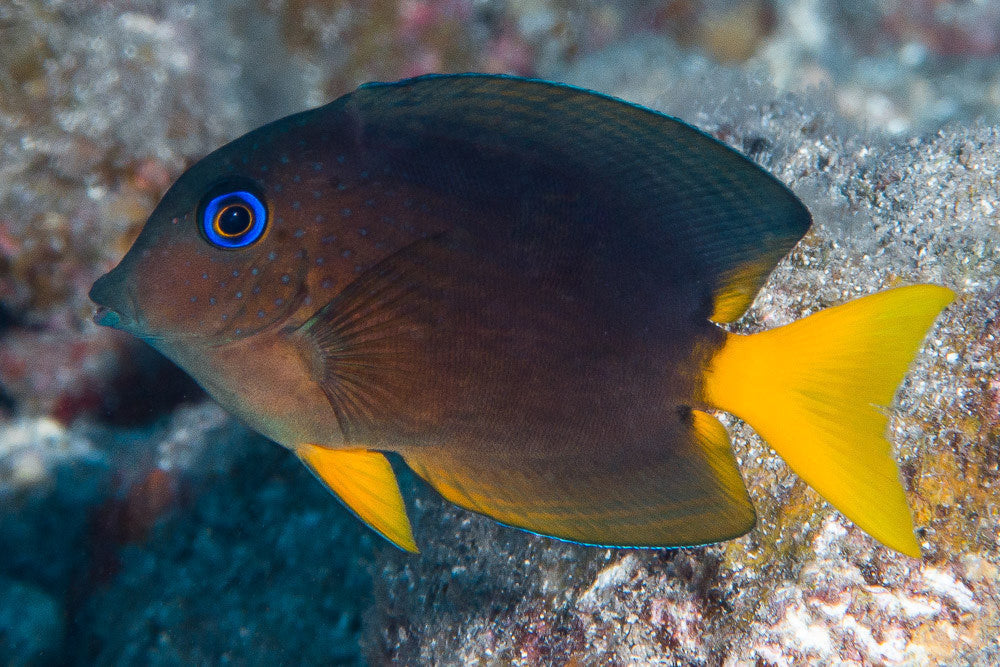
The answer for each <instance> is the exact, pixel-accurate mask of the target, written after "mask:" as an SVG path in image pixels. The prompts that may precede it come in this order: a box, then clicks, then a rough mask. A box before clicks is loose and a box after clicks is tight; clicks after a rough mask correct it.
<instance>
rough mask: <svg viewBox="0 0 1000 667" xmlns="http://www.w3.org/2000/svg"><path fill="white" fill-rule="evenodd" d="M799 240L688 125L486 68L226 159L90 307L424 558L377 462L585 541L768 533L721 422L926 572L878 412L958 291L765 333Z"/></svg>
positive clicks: (798, 220) (156, 216) (739, 160)
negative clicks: (403, 467)
mask: <svg viewBox="0 0 1000 667" xmlns="http://www.w3.org/2000/svg"><path fill="white" fill-rule="evenodd" d="M810 224H811V218H810V215H809V212H808V211H807V209H806V208H805V206H804V205H803V204H802V203H801V202H800V201H799V200H798V199H797V198H796V197H795V195H793V194H792V192H791V191H790V190H789V189H788V188H787V187H785V186H784V185H783V184H782V183H780V182H779V181H778V180H777V179H776V178H774V177H773V176H771V175H770V174H768V173H767V172H765V171H764V170H763V169H761V168H760V167H758V166H757V165H756V164H754V163H753V162H751V161H750V160H749V159H747V158H746V157H744V156H743V155H741V154H739V153H738V152H736V151H734V150H732V149H730V148H728V147H727V146H725V145H723V144H722V143H720V142H718V141H716V140H715V139H713V138H711V137H709V136H708V135H706V134H704V133H703V132H701V131H699V130H697V129H695V128H693V127H692V126H690V125H687V124H685V123H684V122H682V121H680V120H677V119H675V118H672V117H669V116H666V115H663V114H661V113H657V112H655V111H652V110H649V109H646V108H643V107H640V106H637V105H634V104H630V103H627V102H624V101H622V100H618V99H615V98H612V97H608V96H605V95H601V94H597V93H594V92H590V91H586V90H582V89H579V88H574V87H570V86H566V85H561V84H554V83H549V82H544V81H538V80H531V79H522V78H516V77H509V76H498V75H480V74H466V75H431V76H425V77H418V78H415V79H409V80H404V81H400V82H396V83H373V84H368V85H364V86H362V87H360V88H359V89H357V90H356V91H355V92H353V93H351V94H348V95H345V96H344V97H341V98H340V99H338V100H336V101H334V102H332V103H330V104H328V105H326V106H323V107H320V108H317V109H313V110H310V111H305V112H302V113H299V114H296V115H292V116H289V117H287V118H284V119H281V120H278V121H276V122H273V123H271V124H269V125H265V126H263V127H261V128H259V129H257V130H254V131H252V132H250V133H249V134H247V135H245V136H243V137H241V138H239V139H236V140H235V141H233V142H232V143H230V144H228V145H226V146H223V147H222V148H220V149H218V150H216V151H215V152H213V153H211V154H210V155H208V156H207V157H205V158H204V159H202V160H201V161H199V162H198V163H196V164H195V165H194V166H192V167H191V168H190V169H188V170H187V171H186V172H185V173H184V174H183V175H182V176H181V177H180V178H179V179H178V180H177V182H176V183H175V184H174V185H173V186H172V187H171V188H170V189H169V191H168V192H167V193H166V195H165V196H164V197H163V200H162V201H161V202H160V203H159V205H158V206H157V207H156V209H155V210H154V211H153V213H152V215H151V216H150V218H149V221H148V222H147V223H146V225H145V227H144V228H143V230H142V232H141V233H140V234H139V236H138V238H137V239H136V241H135V244H134V246H133V247H132V248H131V249H130V250H129V252H128V253H127V254H126V255H125V257H124V258H123V259H122V261H121V263H120V264H119V265H118V266H117V267H116V268H114V269H113V270H112V271H111V272H109V273H108V274H107V275H105V276H103V277H101V278H100V279H99V280H98V281H97V282H96V283H95V284H94V286H93V288H92V289H91V291H90V297H91V299H93V301H94V302H96V303H97V304H98V305H99V309H98V312H97V314H96V316H95V318H96V321H97V322H98V323H100V324H104V325H108V326H112V327H116V328H119V329H122V330H125V331H128V332H130V333H132V334H134V335H136V336H138V337H140V338H141V339H143V340H145V341H147V342H148V343H150V344H151V345H153V346H154V347H156V348H157V349H159V350H160V351H162V352H163V353H164V354H165V355H166V356H168V357H169V358H171V359H172V360H174V361H175V362H176V363H177V364H178V365H180V366H181V367H182V368H183V369H185V370H186V371H187V372H188V373H190V374H191V375H192V376H193V377H194V378H195V379H196V380H197V381H198V382H199V383H200V384H201V385H202V386H204V388H205V389H206V390H207V391H208V393H209V394H211V395H212V396H213V397H214V398H215V399H216V400H217V401H218V402H219V403H220V404H222V405H223V406H224V407H226V408H227V409H228V410H230V411H232V412H233V413H235V414H236V415H238V416H239V417H240V418H241V419H242V420H243V421H245V422H246V423H247V424H248V425H250V426H251V427H252V428H254V429H256V430H257V431H259V432H260V433H262V434H264V435H265V436H267V437H269V438H271V439H273V440H275V441H276V442H278V443H280V444H281V445H284V446H285V447H287V448H288V449H290V450H292V451H293V452H294V453H295V454H296V455H297V456H298V457H299V458H300V459H301V460H302V461H303V462H304V463H305V465H306V466H308V467H309V469H310V470H312V472H313V473H314V474H315V475H316V476H317V477H318V478H319V479H320V480H322V481H323V482H324V483H325V484H326V485H327V486H328V487H329V488H330V489H331V490H332V491H333V493H334V494H336V496H337V497H339V498H340V499H341V500H342V501H343V502H344V503H345V504H346V505H347V507H349V508H350V509H351V510H352V511H353V512H354V513H355V514H356V515H357V516H358V517H359V518H361V519H362V520H363V521H365V522H366V523H368V524H369V525H370V526H371V527H372V528H374V529H375V530H376V531H377V532H379V533H380V534H381V535H383V536H384V537H386V538H388V539H389V540H390V541H392V542H393V543H395V544H396V545H398V546H399V547H401V548H403V549H406V550H409V551H416V550H417V546H416V543H415V541H414V538H413V534H412V530H411V527H410V522H409V519H408V517H407V514H406V509H405V504H404V502H403V498H402V497H401V494H400V490H399V487H398V484H397V481H396V477H395V475H394V472H393V469H392V467H391V465H390V462H389V460H388V459H387V458H386V456H385V453H386V452H394V453H396V454H398V455H400V456H401V457H402V460H403V461H405V463H406V464H407V465H409V466H410V467H411V468H412V469H413V470H414V471H416V473H417V474H418V475H419V476H420V477H422V478H423V479H424V480H426V481H427V482H428V483H429V484H430V485H431V486H432V487H433V488H435V489H436V490H437V491H438V492H439V493H440V494H441V495H442V496H444V498H446V499H447V500H449V501H451V502H453V503H455V504H457V505H460V506H462V507H465V508H468V509H470V510H474V511H476V512H480V513H482V514H485V515H488V516H490V517H493V518H495V519H496V520H498V521H500V522H502V523H505V524H509V525H511V526H516V527H519V528H522V529H525V530H528V531H532V532H535V533H539V534H542V535H548V536H553V537H557V538H561V539H564V540H571V541H575V542H580V543H584V544H595V545H607V546H631V547H671V546H682V545H696V544H704V543H709V542H717V541H721V540H726V539H729V538H733V537H736V536H739V535H742V534H744V533H746V532H747V531H749V530H750V529H751V528H752V527H753V525H754V523H755V520H756V517H755V513H754V509H753V507H752V505H751V502H750V498H749V496H748V494H747V490H746V488H745V486H744V484H743V480H742V478H741V476H740V471H739V469H738V468H737V463H736V460H735V457H734V455H733V453H732V451H731V449H730V443H729V438H728V436H727V433H726V430H725V428H724V427H723V425H722V424H721V423H720V422H719V421H718V420H717V419H716V418H715V417H714V416H713V415H712V412H713V411H714V410H723V411H727V412H730V413H732V414H734V415H736V416H737V417H739V418H741V419H744V420H746V421H747V422H748V423H749V424H750V425H751V426H752V427H753V428H754V429H756V430H757V432H758V433H759V434H760V435H761V436H762V437H763V439H764V440H766V441H767V442H768V443H769V444H770V445H771V446H772V447H773V448H774V449H775V450H776V451H777V452H778V453H779V454H780V455H781V456H782V457H783V458H784V459H785V461H787V462H788V464H789V465H790V466H791V468H792V469H793V470H794V471H795V472H796V473H797V474H798V475H800V476H801V477H802V478H803V479H804V480H805V481H806V482H807V483H808V484H810V485H811V486H812V487H813V488H815V489H816V490H817V491H818V492H819V493H820V494H821V495H822V496H824V497H825V498H826V499H827V500H828V501H829V502H830V503H831V504H833V505H834V506H835V507H837V508H838V509H839V510H840V511H841V512H843V513H844V514H845V515H846V516H847V517H848V518H850V519H851V520H852V521H854V522H855V523H856V524H857V525H858V526H859V527H860V528H862V529H863V530H865V531H866V532H868V533H869V534H870V535H872V536H873V537H874V538H876V539H877V540H879V541H880V542H882V543H883V544H885V545H887V546H889V547H892V548H893V549H896V550H898V551H900V552H903V553H905V554H909V555H912V556H918V555H919V554H920V549H919V547H918V545H917V542H916V540H915V538H914V534H913V525H912V520H911V517H910V511H909V508H908V506H907V501H906V497H905V495H904V490H903V487H902V485H901V483H900V478H899V471H898V469H897V467H896V463H895V461H894V460H893V457H892V452H891V448H890V445H889V443H888V441H887V440H886V437H885V430H886V427H887V420H888V417H887V412H886V411H887V409H888V406H889V405H890V404H891V402H892V398H893V393H894V391H895V389H896V386H897V385H898V384H899V382H900V381H901V379H902V377H903V375H904V373H905V372H906V370H907V367H908V365H909V364H910V362H911V361H912V359H913V357H914V355H915V354H916V350H917V348H918V347H919V345H920V343H921V341H922V340H923V338H924V336H925V334H926V332H927V330H928V328H929V327H930V325H931V324H932V322H933V321H934V319H935V317H936V316H937V315H938V313H939V312H940V311H941V309H942V308H944V307H945V306H946V305H947V304H948V303H949V302H950V301H951V300H952V298H953V293H952V292H951V291H950V290H948V289H946V288H943V287H937V286H933V285H916V286H909V287H901V288H897V289H892V290H889V291H885V292H882V293H879V294H875V295H872V296H868V297H865V298H861V299H858V300H856V301H853V302H850V303H847V304H844V305H840V306H837V307H833V308H830V309H827V310H825V311H822V312H819V313H817V314H814V315H812V316H810V317H806V318H804V319H802V320H799V321H797V322H794V323H792V324H790V325H787V326H784V327H780V328H777V329H773V330H770V331H765V332H763V333H759V334H755V335H736V334H733V333H728V332H727V331H726V330H725V329H724V328H722V327H720V326H719V325H720V324H726V323H730V322H733V321H734V320H736V319H737V318H739V317H740V315H741V314H742V313H743V312H744V310H746V308H747V307H748V306H749V305H750V302H751V301H752V300H753V298H754V295H755V294H756V293H757V292H758V290H759V289H760V288H761V286H762V285H763V283H764V281H765V279H766V278H767V276H768V274H769V273H770V272H771V270H772V269H773V268H774V266H775V265H776V264H777V262H778V261H779V260H780V259H781V258H782V257H784V256H785V255H786V254H787V253H788V252H789V251H790V250H791V248H792V247H793V246H794V245H795V244H796V243H797V242H798V241H799V239H800V238H802V236H803V235H804V234H805V233H806V231H807V230H808V229H809V227H810Z"/></svg>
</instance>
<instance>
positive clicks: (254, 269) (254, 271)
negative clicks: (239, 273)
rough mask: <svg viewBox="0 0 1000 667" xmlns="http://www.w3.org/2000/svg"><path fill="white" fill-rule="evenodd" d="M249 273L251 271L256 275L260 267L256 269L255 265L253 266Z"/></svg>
mask: <svg viewBox="0 0 1000 667" xmlns="http://www.w3.org/2000/svg"><path fill="white" fill-rule="evenodd" d="M250 273H251V274H252V275H257V274H258V273H260V269H258V268H257V267H256V266H255V267H254V268H252V269H250Z"/></svg>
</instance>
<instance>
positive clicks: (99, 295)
mask: <svg viewBox="0 0 1000 667" xmlns="http://www.w3.org/2000/svg"><path fill="white" fill-rule="evenodd" d="M112 273H114V272H112ZM112 273H109V274H106V275H103V276H101V277H100V278H98V279H97V281H96V282H95V283H94V285H93V287H91V288H90V293H89V294H88V296H89V297H90V300H91V301H93V302H94V305H96V306H97V310H96V311H94V323H95V324H99V325H101V326H105V327H111V328H113V329H121V330H122V331H128V332H134V331H135V330H136V329H137V327H136V324H137V322H136V318H135V317H134V315H133V314H134V312H135V304H134V303H133V296H132V294H131V292H130V291H128V290H123V289H121V288H120V287H119V282H118V281H117V280H115V279H114V278H112Z"/></svg>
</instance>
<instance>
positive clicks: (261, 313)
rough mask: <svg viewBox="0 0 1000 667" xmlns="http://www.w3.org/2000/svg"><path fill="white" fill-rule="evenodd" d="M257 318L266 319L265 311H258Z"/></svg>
mask: <svg viewBox="0 0 1000 667" xmlns="http://www.w3.org/2000/svg"><path fill="white" fill-rule="evenodd" d="M257 317H260V318H263V317H264V311H263V310H258V311H257Z"/></svg>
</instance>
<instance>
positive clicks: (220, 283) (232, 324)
mask: <svg viewBox="0 0 1000 667" xmlns="http://www.w3.org/2000/svg"><path fill="white" fill-rule="evenodd" d="M299 254H300V251H296V250H295V249H281V248H280V247H279V248H275V249H268V248H267V247H255V248H253V249H249V250H218V249H214V248H209V247H207V246H206V245H205V243H204V242H203V241H202V240H201V239H197V240H194V241H188V240H186V239H174V240H172V241H171V242H170V243H163V244H158V245H157V246H156V247H154V248H153V249H152V250H151V251H150V252H143V253H142V257H141V259H139V260H138V263H137V265H136V268H135V271H134V274H133V275H134V276H135V286H136V299H137V303H138V308H139V310H140V312H141V315H142V318H143V321H144V323H145V327H146V329H147V330H148V333H149V334H150V335H151V336H153V337H164V338H171V337H178V338H188V337H202V338H209V339H214V340H213V342H216V343H219V342H225V341H228V340H235V339H239V338H243V337H246V336H251V335H253V334H255V333H258V332H260V331H262V330H264V329H266V328H267V327H269V326H272V325H273V324H275V323H276V322H279V321H282V320H284V319H285V318H287V317H288V315H289V314H290V313H291V312H292V311H293V310H294V309H295V308H296V307H297V305H298V303H299V302H300V300H301V298H302V296H303V290H304V287H303V285H304V276H303V270H304V266H305V262H304V258H302V257H299V256H298V255H299Z"/></svg>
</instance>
